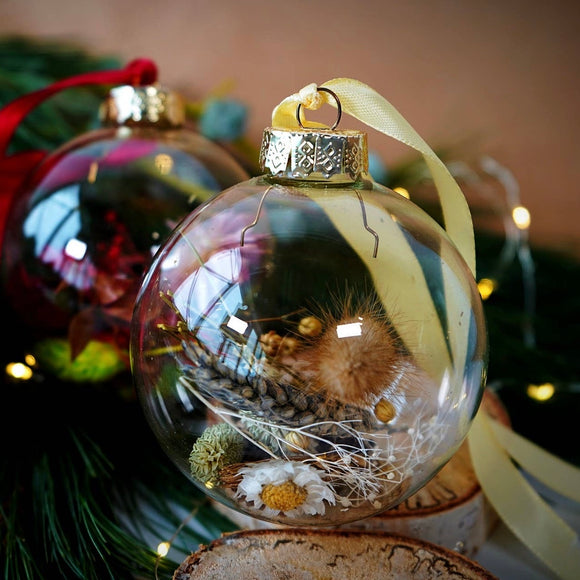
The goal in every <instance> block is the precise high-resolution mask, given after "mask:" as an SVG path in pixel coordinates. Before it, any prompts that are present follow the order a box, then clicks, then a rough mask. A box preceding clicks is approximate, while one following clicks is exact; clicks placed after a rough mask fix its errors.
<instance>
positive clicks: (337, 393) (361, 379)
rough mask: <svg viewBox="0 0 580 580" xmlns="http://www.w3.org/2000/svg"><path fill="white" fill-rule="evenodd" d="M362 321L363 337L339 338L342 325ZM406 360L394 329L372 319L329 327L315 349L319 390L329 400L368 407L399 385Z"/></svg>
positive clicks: (360, 319) (357, 319)
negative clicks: (399, 377) (338, 332)
mask: <svg viewBox="0 0 580 580" xmlns="http://www.w3.org/2000/svg"><path fill="white" fill-rule="evenodd" d="M359 321H360V322H361V324H360V335H358V336H357V335H355V336H347V337H343V338H340V337H339V336H338V334H337V326H338V325H340V324H348V323H352V322H359ZM404 361H405V357H404V355H402V354H401V353H400V352H399V349H398V348H397V345H396V343H395V339H394V338H393V336H392V332H391V331H390V327H389V326H388V325H387V324H385V323H384V322H383V321H379V320H376V319H374V318H372V317H366V318H362V317H360V318H355V319H351V318H349V319H346V320H340V321H338V324H336V323H335V324H333V325H329V327H328V329H327V330H326V331H325V333H324V334H323V335H322V337H321V338H320V340H319V342H318V344H317V345H316V346H315V347H314V357H313V360H312V363H313V364H314V367H313V368H314V369H315V373H316V384H317V387H318V388H320V389H321V390H323V391H326V394H327V396H328V397H329V398H336V399H338V400H340V401H342V402H345V403H354V404H361V403H365V404H368V403H370V402H371V401H372V400H376V398H377V397H379V396H380V395H382V394H383V392H384V391H385V390H387V389H388V388H389V386H390V385H391V384H394V383H396V381H397V378H398V376H399V373H400V369H401V368H402V366H403V365H404V364H405V362H404Z"/></svg>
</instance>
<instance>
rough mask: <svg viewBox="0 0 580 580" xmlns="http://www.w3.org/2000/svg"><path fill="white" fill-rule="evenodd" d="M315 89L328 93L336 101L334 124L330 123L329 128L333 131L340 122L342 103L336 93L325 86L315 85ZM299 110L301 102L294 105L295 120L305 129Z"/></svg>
mask: <svg viewBox="0 0 580 580" xmlns="http://www.w3.org/2000/svg"><path fill="white" fill-rule="evenodd" d="M316 90H317V91H318V92H321V93H328V94H329V95H330V96H331V97H332V98H333V99H334V100H335V101H336V121H335V122H334V125H332V127H331V128H330V130H331V131H334V130H335V129H336V128H337V127H338V124H339V123H340V118H341V117H342V105H341V104H340V99H339V98H338V95H337V94H336V93H335V92H334V91H331V90H330V89H327V88H326V87H316ZM301 110H302V103H298V106H297V107H296V121H298V125H299V126H300V128H301V129H306V127H305V126H304V125H303V124H302V119H301V118H300V111H301Z"/></svg>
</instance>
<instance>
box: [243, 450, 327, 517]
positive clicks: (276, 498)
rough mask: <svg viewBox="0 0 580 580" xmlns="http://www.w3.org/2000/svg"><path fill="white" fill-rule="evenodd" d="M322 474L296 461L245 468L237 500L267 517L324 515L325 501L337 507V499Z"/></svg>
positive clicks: (261, 464)
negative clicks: (259, 510)
mask: <svg viewBox="0 0 580 580" xmlns="http://www.w3.org/2000/svg"><path fill="white" fill-rule="evenodd" d="M321 473H322V472H321V471H320V470H319V469H316V468H315V467H312V466H310V465H305V464H303V463H299V462H296V461H281V460H273V461H268V462H265V463H258V464H256V465H253V466H251V467H244V468H242V469H240V470H239V472H238V474H239V475H242V476H243V477H242V480H241V482H240V483H239V485H238V489H237V491H236V498H237V499H245V501H247V502H253V504H254V506H255V507H256V508H258V509H260V508H262V513H263V514H264V515H265V516H266V517H273V516H276V515H278V514H279V513H283V514H284V515H285V516H288V517H298V516H301V515H317V514H320V515H324V512H325V509H326V506H325V504H324V501H325V500H326V501H327V502H328V503H330V504H332V505H334V503H335V498H334V494H333V492H332V489H331V488H330V486H329V485H328V483H326V482H324V481H323V480H322V477H321V476H320V474H321Z"/></svg>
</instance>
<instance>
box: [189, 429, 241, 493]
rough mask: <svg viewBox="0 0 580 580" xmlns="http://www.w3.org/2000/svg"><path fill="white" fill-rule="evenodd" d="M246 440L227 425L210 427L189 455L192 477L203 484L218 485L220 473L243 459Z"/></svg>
mask: <svg viewBox="0 0 580 580" xmlns="http://www.w3.org/2000/svg"><path fill="white" fill-rule="evenodd" d="M243 449H244V438H243V437H242V436H241V435H240V434H239V433H238V432H237V431H236V430H235V429H234V428H233V427H231V426H230V425H228V424H227V423H220V424H219V425H213V426H211V427H208V428H207V429H206V430H205V431H204V432H203V433H202V434H201V436H200V437H199V439H198V440H197V441H196V442H195V443H194V445H193V448H192V450H191V453H190V455H189V466H190V470H191V475H193V477H195V479H197V480H199V481H201V482H202V483H208V482H211V483H214V484H216V483H218V482H219V472H220V471H221V470H222V469H223V468H224V467H225V466H226V465H231V464H232V463H238V462H239V461H240V460H241V459H242V454H243Z"/></svg>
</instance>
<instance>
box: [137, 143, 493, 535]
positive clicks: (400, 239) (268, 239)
mask: <svg viewBox="0 0 580 580" xmlns="http://www.w3.org/2000/svg"><path fill="white" fill-rule="evenodd" d="M303 144H304V142H302V145H303ZM131 356H132V369H133V375H134V379H135V383H136V386H137V391H138V394H139V397H140V400H141V402H142V404H143V407H144V410H145V414H146V416H147V419H148V421H149V423H150V425H151V426H152V429H153V430H154V432H155V434H156V436H157V438H158V440H159V441H160V443H161V445H162V447H163V448H164V450H165V451H166V452H167V454H168V455H169V456H170V457H171V458H172V460H173V461H174V462H175V464H176V465H177V466H178V467H179V468H180V469H181V470H182V471H183V472H184V473H185V474H186V475H187V476H188V477H189V479H190V480H191V481H192V482H193V483H194V484H196V485H197V486H198V487H199V488H201V489H203V490H204V491H205V492H206V493H207V494H208V495H209V496H210V497H212V498H213V499H215V500H217V501H219V502H221V503H223V504H224V505H226V506H229V507H230V508H233V509H235V510H238V511H239V512H241V513H244V514H246V515H249V516H253V517H256V518H258V519H262V520H266V521H270V522H275V523H282V524H290V525H304V526H306V525H312V526H331V525H338V524H342V523H346V522H350V521H353V520H358V519H362V518H364V517H367V516H371V515H373V514H377V513H379V512H382V511H384V510H386V509H388V508H391V507H393V506H395V505H397V504H399V503H400V502H402V501H403V500H404V499H405V498H407V497H408V496H410V495H411V494H413V493H414V492H416V491H417V490H418V489H419V488H420V487H422V486H423V485H424V484H425V483H426V482H427V481H428V480H429V479H430V478H431V477H432V476H433V475H434V474H435V473H436V472H437V471H438V470H439V469H440V468H441V467H442V466H443V465H444V464H445V463H446V461H447V460H448V459H449V458H450V457H451V456H452V455H453V453H454V452H455V451H456V449H457V448H458V447H459V445H460V444H461V442H462V441H463V439H464V437H465V435H466V434H467V431H468V428H469V426H470V423H471V421H472V419H473V417H474V414H475V412H476V410H477V408H478V406H479V403H480V399H481V396H482V390H483V384H484V378H485V371H486V356H487V338H486V331H485V322H484V315H483V311H482V305H481V299H480V296H479V294H478V290H477V287H476V284H475V282H474V279H473V276H472V274H471V273H470V271H469V269H468V267H467V266H466V264H465V262H464V260H463V259H462V257H461V256H460V254H459V252H458V251H457V249H456V248H455V246H454V245H453V244H452V243H451V242H450V240H449V238H448V236H447V234H446V233H445V231H444V230H443V229H442V228H441V227H440V226H439V225H438V224H437V223H436V222H435V221H434V220H433V219H432V218H431V217H430V216H428V215H427V214H426V213H425V212H424V211H423V210H421V209H420V208H419V207H417V206H416V205H415V204H413V203H412V202H411V201H409V200H407V199H405V198H403V197H402V196H400V195H399V194H397V193H394V192H392V191H391V190H389V189H387V188H385V187H383V186H381V185H379V184H377V183H376V182H374V181H373V180H372V179H371V178H370V177H369V176H368V174H366V173H362V174H360V175H359V176H358V177H357V178H356V179H355V180H354V181H352V182H348V183H347V182H346V181H345V182H341V180H340V179H338V180H334V181H333V180H328V181H325V180H316V179H314V180H309V179H306V180H302V179H299V178H297V179H285V178H284V179H280V178H278V177H273V176H268V175H263V176H260V177H256V178H253V179H251V180H249V181H246V182H243V183H240V184H238V185H236V186H233V187H231V188H229V189H227V190H225V191H224V192H222V193H220V194H219V195H218V196H216V197H214V198H213V199H212V200H210V201H209V202H208V203H206V204H204V205H203V206H202V207H201V208H199V209H198V210H196V211H194V212H193V213H192V214H191V215H190V216H189V217H188V218H186V219H185V220H184V221H183V222H181V224H180V225H179V226H178V227H177V228H176V230H175V231H174V232H173V233H172V234H171V236H170V237H169V239H168V240H167V242H166V243H165V244H164V245H163V246H162V248H161V249H160V251H159V253H158V254H157V256H156V258H155V261H154V263H153V265H152V267H151V268H150V270H149V271H148V273H147V275H146V277H145V279H144V283H143V285H142V288H141V290H140V293H139V297H138V300H137V303H136V308H135V312H134V318H133V328H132V342H131Z"/></svg>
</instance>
